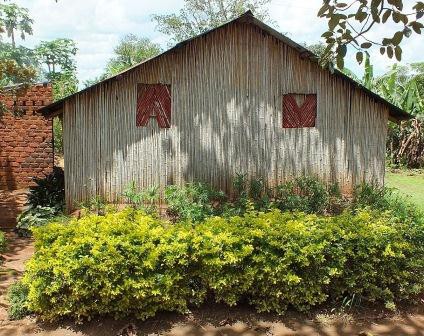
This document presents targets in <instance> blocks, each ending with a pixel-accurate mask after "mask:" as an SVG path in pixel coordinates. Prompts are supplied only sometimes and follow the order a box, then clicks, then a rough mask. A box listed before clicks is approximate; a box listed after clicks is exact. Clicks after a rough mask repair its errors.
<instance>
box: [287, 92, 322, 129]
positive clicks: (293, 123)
mask: <svg viewBox="0 0 424 336" xmlns="http://www.w3.org/2000/svg"><path fill="white" fill-rule="evenodd" d="M300 96H302V97H303V98H304V100H303V103H302V105H301V106H299V105H298V103H297V100H296V98H299V99H300ZM316 116H317V95H316V94H307V95H298V94H285V95H284V96H283V128H299V127H315V120H316Z"/></svg>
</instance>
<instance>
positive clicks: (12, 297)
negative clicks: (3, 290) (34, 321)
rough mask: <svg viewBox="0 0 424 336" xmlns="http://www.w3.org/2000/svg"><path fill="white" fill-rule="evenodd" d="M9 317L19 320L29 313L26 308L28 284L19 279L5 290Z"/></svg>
mask: <svg viewBox="0 0 424 336" xmlns="http://www.w3.org/2000/svg"><path fill="white" fill-rule="evenodd" d="M7 298H8V301H9V305H10V306H9V309H8V313H9V318H10V319H11V320H19V319H22V318H24V317H25V316H27V315H29V314H30V311H29V310H28V308H27V298H28V286H26V285H24V284H23V283H22V282H21V281H17V282H15V283H14V284H12V285H11V286H10V288H9V290H8V292H7Z"/></svg>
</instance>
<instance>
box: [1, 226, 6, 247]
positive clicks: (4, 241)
mask: <svg viewBox="0 0 424 336" xmlns="http://www.w3.org/2000/svg"><path fill="white" fill-rule="evenodd" d="M5 249H6V237H5V236H4V233H3V231H0V252H4V250H5Z"/></svg>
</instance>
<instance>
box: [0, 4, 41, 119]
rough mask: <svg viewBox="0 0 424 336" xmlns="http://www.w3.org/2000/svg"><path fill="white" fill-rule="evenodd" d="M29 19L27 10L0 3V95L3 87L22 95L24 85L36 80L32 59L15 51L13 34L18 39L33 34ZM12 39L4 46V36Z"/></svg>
mask: <svg viewBox="0 0 424 336" xmlns="http://www.w3.org/2000/svg"><path fill="white" fill-rule="evenodd" d="M32 22H33V21H32V19H31V18H30V17H29V14H28V10H27V9H26V8H22V7H19V6H17V5H15V4H13V3H12V4H3V3H0V95H1V94H2V93H4V87H5V86H9V85H13V84H17V83H19V84H21V85H19V86H13V87H9V88H7V90H8V92H9V93H12V94H15V95H19V94H21V93H22V92H24V91H25V88H26V87H27V85H28V84H29V83H30V82H31V81H33V80H34V79H35V78H36V76H37V69H36V66H35V63H36V62H35V61H34V60H33V59H32V60H30V58H31V56H32V55H31V53H30V52H29V49H27V48H23V47H18V48H17V47H16V41H15V33H16V32H17V31H19V32H20V33H21V38H22V39H24V38H25V35H31V34H32V27H31V25H32ZM5 33H6V36H7V37H10V38H11V43H10V44H9V43H6V42H3V41H2V40H3V38H4V34H5ZM6 110H7V109H6V106H5V105H4V104H3V103H2V102H0V116H1V115H2V114H3V113H5V112H6Z"/></svg>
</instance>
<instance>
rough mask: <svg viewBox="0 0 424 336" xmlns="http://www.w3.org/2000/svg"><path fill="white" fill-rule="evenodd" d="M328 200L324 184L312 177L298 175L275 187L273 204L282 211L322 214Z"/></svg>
mask: <svg viewBox="0 0 424 336" xmlns="http://www.w3.org/2000/svg"><path fill="white" fill-rule="evenodd" d="M328 201H329V193H328V191H327V190H326V188H325V185H324V184H323V183H322V182H320V181H319V180H318V179H316V178H313V177H298V178H296V179H294V180H292V181H287V182H285V183H283V184H281V185H279V186H277V187H276V195H275V206H276V207H277V208H278V209H280V210H282V211H304V212H307V213H316V214H322V213H324V212H325V210H326V208H327V205H328Z"/></svg>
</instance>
